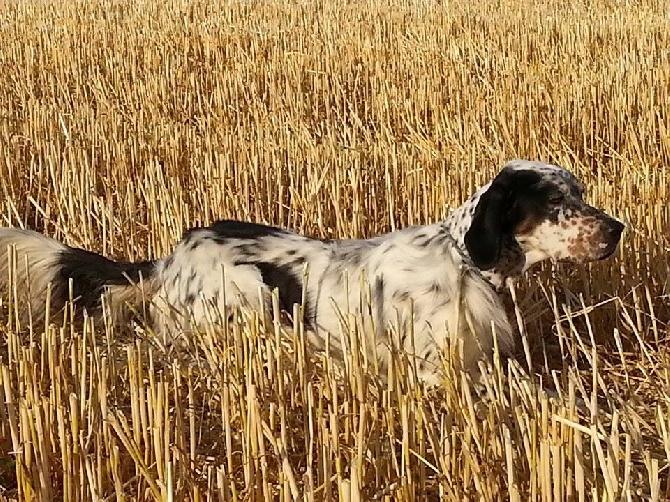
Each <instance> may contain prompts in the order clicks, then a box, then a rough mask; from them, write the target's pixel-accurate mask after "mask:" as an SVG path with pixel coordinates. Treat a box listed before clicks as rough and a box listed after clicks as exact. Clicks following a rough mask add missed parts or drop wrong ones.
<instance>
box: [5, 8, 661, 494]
mask: <svg viewBox="0 0 670 502" xmlns="http://www.w3.org/2000/svg"><path fill="white" fill-rule="evenodd" d="M669 82H670V15H669V14H668V12H667V5H665V3H664V2H655V1H647V0H641V1H639V2H618V1H613V0H612V1H610V0H595V1H592V2H579V1H570V0H550V1H548V2H538V1H529V0H500V1H498V2H490V1H482V2H478V1H475V2H450V1H433V0H406V1H402V0H380V1H368V0H362V1H356V2H353V1H345V0H317V1H302V0H293V1H288V0H277V1H274V0H273V1H259V0H250V1H243V0H230V1H226V2H217V1H186V0H173V1H168V2H163V1H159V0H140V1H138V2H134V1H107V2H102V1H100V0H95V1H93V2H89V1H83V0H82V1H78V0H65V1H62V0H53V1H51V2H49V1H44V0H37V1H34V2H33V1H27V0H10V1H7V0H0V189H1V190H2V193H1V195H2V196H1V197H0V218H1V220H2V221H1V223H0V226H24V227H26V228H31V229H35V230H39V231H41V232H44V233H46V234H47V235H50V236H53V237H55V238H58V239H61V240H63V241H65V242H66V243H68V244H70V245H75V246H78V247H85V248H87V249H91V250H94V251H97V252H101V253H104V254H105V255H107V256H110V257H113V258H118V259H133V260H140V259H149V258H159V257H162V256H165V255H166V254H168V253H169V252H170V251H171V250H172V247H173V246H174V245H175V244H176V242H177V241H178V240H179V238H180V237H181V235H182V232H183V231H184V230H185V229H186V228H188V227H190V226H192V225H202V224H208V223H210V222H212V221H215V220H217V219H221V218H236V219H242V220H248V221H254V222H262V223H267V224H273V225H279V226H283V227H286V228H289V229H292V230H295V231H299V232H304V233H307V234H309V235H313V236H317V237H324V238H350V237H369V236H373V235H375V234H379V233H383V232H388V231H390V230H394V229H398V228H403V227H406V226H408V225H412V224H423V223H428V222H435V221H437V220H439V219H441V218H443V217H445V216H446V215H447V214H448V213H449V212H450V211H451V210H453V209H455V208H456V207H458V206H459V205H460V204H461V203H462V202H463V201H464V200H465V199H466V198H467V197H468V196H469V194H471V193H473V192H474V190H475V189H476V188H477V187H478V186H480V185H482V184H484V183H486V182H487V181H489V180H490V179H491V178H492V177H493V176H494V175H495V174H496V173H497V172H498V171H499V169H500V168H501V166H502V165H503V164H504V162H505V161H507V160H510V159H513V158H528V159H537V160H543V161H548V162H555V163H558V164H560V165H562V166H564V167H566V168H568V169H570V170H571V171H573V172H574V173H575V174H576V175H577V176H578V177H580V178H581V179H582V180H583V181H584V183H585V185H586V187H587V195H586V198H587V200H588V202H589V203H591V204H594V205H596V206H598V207H602V208H603V209H604V210H606V211H607V212H609V213H610V214H613V215H615V216H617V217H618V218H620V219H621V220H622V221H624V222H625V223H626V225H627V229H626V233H625V234H624V237H623V240H622V243H621V246H620V249H619V251H618V252H617V253H616V254H615V255H614V256H612V257H611V258H610V259H608V260H606V261H604V262H598V263H596V264H593V265H588V266H575V265H550V264H547V265H544V266H538V267H535V268H533V269H531V270H530V271H529V272H528V273H527V274H526V276H525V277H524V278H523V279H521V280H519V281H517V282H516V283H515V284H514V286H513V288H512V289H511V290H510V292H508V293H506V294H505V301H506V304H507V305H508V307H509V315H510V319H511V320H512V322H513V324H514V325H515V326H516V327H517V331H518V333H517V350H516V356H515V357H514V359H513V360H511V361H510V362H507V361H505V360H500V359H497V358H496V360H495V361H494V362H493V364H492V366H491V367H490V368H489V371H488V377H487V382H488V383H487V390H486V393H485V396H480V395H476V394H475V393H474V391H473V389H472V388H471V385H470V383H469V381H468V380H467V378H465V377H463V376H462V375H461V374H460V373H459V372H458V371H456V367H455V366H454V365H453V364H452V363H451V362H449V361H446V365H447V368H446V378H445V381H444V384H443V385H442V386H440V387H438V388H431V389H426V388H425V387H423V386H422V385H421V384H418V383H417V382H416V381H415V379H414V377H413V374H412V372H411V371H410V370H408V368H407V366H405V365H403V364H402V360H398V364H396V365H394V366H393V367H392V368H391V369H390V370H389V373H388V375H387V376H388V378H387V380H388V381H387V382H386V383H383V380H382V379H380V378H379V376H378V375H377V374H376V370H375V365H374V361H370V360H368V359H367V358H366V357H365V356H364V355H363V354H362V352H361V350H360V334H359V333H357V332H356V330H343V332H342V334H341V336H342V339H343V340H345V341H346V342H347V343H346V345H347V346H348V347H350V350H348V351H347V352H346V354H345V358H344V361H341V360H338V359H337V358H335V357H333V356H331V355H330V354H323V353H320V352H314V351H313V350H310V347H309V346H307V345H306V343H305V342H304V337H303V336H302V327H301V326H299V325H297V326H294V327H291V329H287V328H286V327H283V326H282V325H280V324H279V323H271V322H265V321H264V320H263V319H262V318H261V317H259V316H258V315H257V314H256V313H253V312H245V313H244V316H243V317H242V318H240V319H238V320H237V321H235V322H233V323H232V324H231V325H230V326H229V329H228V330H227V331H226V332H221V331H220V330H218V331H217V330H215V329H205V330H203V331H202V332H201V333H199V334H196V335H193V337H192V338H191V339H190V340H188V341H187V343H185V344H182V345H179V346H168V345H166V344H165V343H163V342H164V341H163V340H161V339H159V338H158V337H157V336H155V335H154V334H153V333H152V331H151V330H150V329H148V327H146V326H143V325H141V324H139V323H138V324H133V325H128V326H123V327H121V328H119V327H115V326H113V325H111V324H109V323H100V322H98V323H93V322H87V323H84V324H82V323H81V322H69V321H68V320H67V319H66V321H65V322H59V323H54V324H52V325H51V326H50V327H47V328H46V329H45V328H44V327H43V326H42V325H41V324H40V323H39V322H38V321H39V320H35V323H34V324H30V323H28V324H26V323H19V322H17V318H18V315H17V314H18V311H19V310H21V308H24V307H25V305H20V304H18V305H17V304H16V302H15V301H14V299H15V298H16V295H15V292H12V291H5V292H4V295H3V297H2V298H3V299H2V316H1V318H0V333H1V338H0V498H3V499H8V500H26V501H28V500H40V501H45V500H67V501H74V500H91V501H93V500H96V501H98V500H106V501H111V500H129V501H130V500H175V501H182V500H183V501H187V500H192V501H209V500H305V501H320V500H343V501H355V500H387V501H391V500H403V501H405V500H417V501H421V500H439V499H442V500H492V501H495V500H512V501H529V500H541V501H548V500H560V501H588V500H600V501H605V500H667V499H668V498H670V474H669V473H670V395H669V393H670V353H669V351H668V334H669V330H668V322H669V321H670V298H669V296H668V295H670V281H669V279H668V277H669V273H670V209H669V207H670V171H669V169H670V168H669V167H668V166H669V164H670V132H669V131H668V128H669V127H670V125H669V121H668V110H669V109H670V101H669V98H670V96H669V94H670V85H669ZM436 273H439V271H436ZM2 282H5V280H4V278H3V281H2ZM42 324H43V323H42Z"/></svg>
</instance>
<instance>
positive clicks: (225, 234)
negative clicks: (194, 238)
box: [209, 220, 289, 239]
mask: <svg viewBox="0 0 670 502" xmlns="http://www.w3.org/2000/svg"><path fill="white" fill-rule="evenodd" d="M209 229H210V230H212V231H213V232H215V233H216V234H217V236H218V237H220V238H223V239H258V238H259V237H268V236H273V235H286V234H288V233H289V232H287V231H286V230H282V229H280V228H277V227H271V226H268V225H262V224H260V223H249V222H245V221H236V220H221V221H217V222H215V223H214V224H212V225H211V226H210V227H209Z"/></svg>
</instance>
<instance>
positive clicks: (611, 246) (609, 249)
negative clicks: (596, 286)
mask: <svg viewBox="0 0 670 502" xmlns="http://www.w3.org/2000/svg"><path fill="white" fill-rule="evenodd" d="M617 244H618V242H613V243H611V244H608V246H607V247H606V248H605V249H604V250H603V252H602V253H601V254H600V255H599V256H598V257H597V258H596V261H603V260H606V259H607V258H609V257H610V256H612V255H613V254H614V252H615V251H616V247H617Z"/></svg>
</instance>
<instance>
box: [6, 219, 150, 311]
mask: <svg viewBox="0 0 670 502" xmlns="http://www.w3.org/2000/svg"><path fill="white" fill-rule="evenodd" d="M154 270H155V262H153V261H144V262H138V263H126V262H116V261H113V260H110V259H108V258H105V257H104V256H102V255H99V254H97V253H93V252H91V251H86V250H84V249H79V248H73V247H70V246H67V245H65V244H63V243H61V242H58V241H56V240H54V239H51V238H49V237H46V236H45V235H42V234H40V233H37V232H34V231H32V230H22V229H18V228H2V229H0V289H1V290H3V292H5V293H9V294H10V295H12V297H13V298H15V300H16V302H17V305H16V306H17V308H18V311H19V314H20V317H21V319H27V318H28V315H29V314H30V315H31V316H32V318H33V319H40V318H42V316H43V315H44V313H45V308H46V306H47V296H48V294H47V292H48V291H49V288H50V291H49V292H50V298H51V302H50V307H51V309H52V310H54V311H60V310H61V309H62V308H63V307H64V306H65V305H66V304H67V303H68V301H70V300H74V302H75V305H76V306H77V307H78V308H84V309H86V310H87V311H88V312H89V313H91V314H96V313H99V312H100V306H101V296H102V295H103V294H108V296H107V298H108V300H109V302H110V304H111V306H112V307H118V306H120V305H122V304H126V303H130V304H131V305H133V304H134V306H135V307H139V305H138V302H142V301H144V298H145V297H146V295H147V294H149V295H150V294H151V292H152V289H153V277H154Z"/></svg>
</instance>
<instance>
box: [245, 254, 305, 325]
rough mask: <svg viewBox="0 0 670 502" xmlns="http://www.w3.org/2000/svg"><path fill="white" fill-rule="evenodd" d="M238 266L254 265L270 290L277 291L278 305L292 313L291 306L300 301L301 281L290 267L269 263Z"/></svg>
mask: <svg viewBox="0 0 670 502" xmlns="http://www.w3.org/2000/svg"><path fill="white" fill-rule="evenodd" d="M238 264H239V265H244V264H246V265H255V266H256V267H258V269H259V270H260V272H261V277H262V279H263V282H264V283H265V284H266V285H267V286H268V287H269V288H270V289H271V290H274V289H275V288H276V289H277V290H278V291H279V305H280V307H281V308H282V310H284V311H285V312H287V313H289V314H292V313H293V304H295V303H298V304H299V303H300V302H301V301H302V280H301V279H300V277H299V276H298V275H297V274H295V273H294V271H293V270H294V269H293V268H292V267H291V266H290V265H279V264H276V263H269V262H255V263H243V262H239V263H238Z"/></svg>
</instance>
